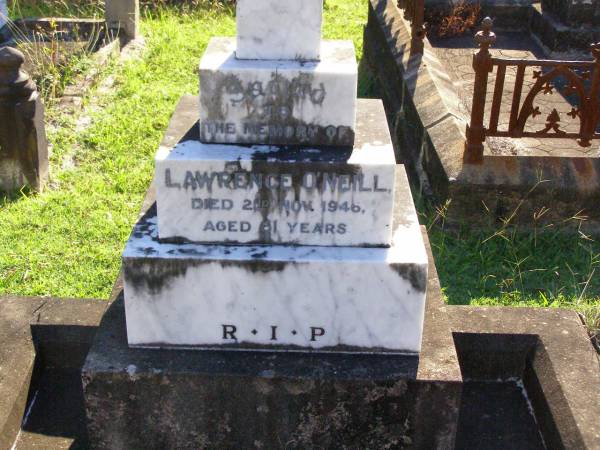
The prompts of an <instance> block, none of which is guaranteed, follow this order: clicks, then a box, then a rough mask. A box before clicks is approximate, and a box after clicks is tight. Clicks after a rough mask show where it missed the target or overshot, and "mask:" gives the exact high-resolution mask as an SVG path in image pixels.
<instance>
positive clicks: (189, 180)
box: [183, 170, 198, 190]
mask: <svg viewBox="0 0 600 450" xmlns="http://www.w3.org/2000/svg"><path fill="white" fill-rule="evenodd" d="M183 187H184V189H189V188H192V189H193V190H196V189H197V188H198V186H197V184H196V178H194V174H193V173H192V172H190V171H189V170H188V171H187V172H186V173H185V180H184V181H183Z"/></svg>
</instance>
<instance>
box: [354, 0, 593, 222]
mask: <svg viewBox="0 0 600 450" xmlns="http://www.w3.org/2000/svg"><path fill="white" fill-rule="evenodd" d="M410 47H411V38H410V25H409V24H408V23H407V22H406V20H405V19H404V17H403V15H402V11H401V10H400V9H398V7H397V6H396V1H395V0H369V22H368V25H367V27H366V29H365V39H364V55H365V59H366V61H367V64H368V66H369V67H370V69H371V71H372V73H373V74H374V76H375V78H376V79H377V81H378V85H379V88H380V90H381V93H382V94H383V99H384V104H385V107H386V111H387V114H388V122H389V123H390V128H391V129H392V130H391V131H392V136H393V138H394V139H395V144H396V145H397V148H398V149H399V153H400V155H399V157H400V159H401V160H402V161H403V162H404V164H405V165H406V166H407V168H408V169H409V171H410V173H411V175H412V179H413V182H414V183H415V184H418V188H419V190H420V191H421V192H422V193H423V194H424V195H426V196H430V197H433V198H434V199H435V200H436V201H437V202H439V203H442V204H443V203H445V202H446V201H447V200H449V199H450V200H451V203H450V204H449V208H448V216H447V221H448V222H450V223H454V224H456V223H468V224H470V225H475V226H478V225H479V226H483V225H492V224H495V223H497V222H498V221H500V219H501V218H505V217H508V216H509V215H510V214H511V213H512V212H513V211H515V210H516V211H517V214H516V215H515V218H514V222H513V223H523V224H530V223H531V222H532V221H533V212H534V211H536V210H537V209H539V208H540V207H542V206H546V207H551V208H552V209H551V211H550V212H549V213H548V214H547V215H546V216H545V220H546V221H548V222H550V223H557V222H561V221H562V220H564V219H566V218H569V217H573V216H575V215H576V214H577V213H579V212H580V211H582V210H585V214H586V215H587V216H588V222H589V223H588V225H587V226H589V227H590V229H594V230H599V229H600V210H599V209H598V208H597V205H598V203H599V202H600V158H557V157H527V156H520V157H512V156H495V155H489V151H486V156H484V163H483V164H482V165H468V164H464V163H463V152H464V142H465V129H466V125H467V121H468V118H469V113H468V110H467V109H466V107H465V106H464V105H462V103H461V102H460V100H459V98H458V94H457V92H456V89H455V88H454V86H453V84H452V81H451V79H450V77H449V76H448V74H447V72H446V70H445V68H444V66H443V64H442V63H441V61H440V60H439V59H438V58H437V56H436V54H435V50H434V49H433V48H432V46H431V44H430V43H429V41H428V40H427V39H425V49H424V52H423V54H415V55H411V48H410ZM540 179H547V180H550V181H549V182H547V183H543V184H541V185H539V183H538V182H539V180H540ZM574 223H575V222H574ZM577 224H578V223H577Z"/></svg>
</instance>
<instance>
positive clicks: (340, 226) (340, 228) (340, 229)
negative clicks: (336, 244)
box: [337, 223, 347, 234]
mask: <svg viewBox="0 0 600 450" xmlns="http://www.w3.org/2000/svg"><path fill="white" fill-rule="evenodd" d="M346 231H347V229H346V224H345V223H338V226H337V232H338V234H346Z"/></svg>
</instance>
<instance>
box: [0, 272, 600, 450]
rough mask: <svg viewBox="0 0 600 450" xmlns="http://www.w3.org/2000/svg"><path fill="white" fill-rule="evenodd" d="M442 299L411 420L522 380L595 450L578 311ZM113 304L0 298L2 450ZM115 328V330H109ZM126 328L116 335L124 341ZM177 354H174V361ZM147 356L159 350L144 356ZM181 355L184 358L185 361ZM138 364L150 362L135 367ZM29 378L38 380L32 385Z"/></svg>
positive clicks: (567, 438) (557, 429) (587, 358)
mask: <svg viewBox="0 0 600 450" xmlns="http://www.w3.org/2000/svg"><path fill="white" fill-rule="evenodd" d="M438 287H439V284H438V281H437V275H436V273H435V270H434V271H433V272H432V273H431V276H430V279H429V288H430V289H431V290H432V291H434V292H439V291H435V289H436V288H438ZM118 293H120V287H119V286H118V285H117V286H115V295H117V294H118ZM441 302H442V299H441V296H437V297H432V298H430V301H429V304H428V308H429V311H428V312H427V314H428V317H431V318H432V319H431V320H430V321H429V322H426V327H429V328H431V327H434V328H436V329H435V330H429V331H427V330H426V332H425V335H426V339H425V340H424V342H423V348H424V351H426V352H428V353H429V354H430V355H433V354H434V352H438V354H437V355H436V356H434V357H433V358H430V360H431V361H434V360H435V361H437V362H436V364H434V365H428V364H427V361H421V363H420V365H419V367H418V373H417V375H416V378H417V380H420V381H419V383H417V384H416V385H415V386H414V387H413V388H412V389H415V390H414V392H420V393H417V394H415V395H417V398H420V399H421V400H420V401H419V402H417V403H416V404H415V405H414V408H416V411H417V413H416V414H421V413H418V411H419V410H420V409H422V410H423V411H422V413H424V412H426V411H427V410H428V409H430V408H431V407H432V406H431V405H432V404H435V405H437V406H436V408H441V409H445V410H447V411H450V410H451V409H453V408H454V407H455V406H457V404H456V405H455V404H454V403H452V405H451V404H446V403H444V406H443V407H440V406H439V405H438V403H440V402H441V401H442V400H443V401H446V400H449V399H452V398H455V396H454V394H453V392H455V391H456V389H459V391H458V392H460V389H461V385H462V380H463V378H464V379H465V380H485V381H499V380H514V379H518V380H521V382H522V383H523V387H524V389H525V391H526V392H527V395H528V398H529V400H530V402H531V404H532V407H533V409H534V412H535V417H536V419H537V421H538V424H539V426H540V429H541V432H542V433H543V436H544V439H545V441H546V443H547V444H548V445H549V446H550V448H582V449H583V448H589V449H592V448H598V447H599V446H600V432H599V428H598V424H597V421H595V418H597V417H598V415H599V414H600V405H599V404H598V402H597V401H596V400H597V399H596V396H595V395H594V393H595V392H596V391H597V386H598V385H600V379H599V378H600V363H599V360H598V355H597V353H596V352H595V350H594V349H593V347H592V346H591V345H590V342H589V338H588V336H587V333H586V331H585V328H584V327H583V325H582V324H581V322H580V320H579V317H578V316H577V314H576V313H575V312H572V311H566V310H560V309H533V308H474V307H468V306H461V307H457V306H443V307H439V306H440V305H441ZM109 305H110V302H107V301H104V300H78V299H75V300H64V299H52V298H47V299H40V298H19V297H2V298H1V299H0V308H1V310H2V315H1V317H2V318H3V319H4V322H2V326H1V327H0V333H3V336H4V334H6V333H7V332H8V333H9V334H10V335H11V336H12V338H11V337H10V336H8V335H7V336H6V337H5V339H3V342H6V343H7V345H5V346H3V349H4V350H5V352H4V353H3V356H2V364H0V366H1V367H2V368H3V369H2V370H4V371H5V374H4V376H3V377H2V383H0V391H2V392H3V395H2V397H1V398H2V399H4V400H5V403H6V402H7V403H6V405H5V407H3V408H2V409H1V410H2V411H3V412H5V414H4V416H2V419H3V421H2V423H1V425H2V426H1V427H0V441H1V442H2V444H3V446H4V447H6V448H9V447H10V445H11V443H12V442H13V440H14V438H15V436H16V434H17V433H18V430H19V425H20V422H21V418H22V417H23V413H24V411H25V410H26V408H27V405H28V402H27V398H28V392H29V393H30V395H31V393H33V392H35V390H36V383H37V378H38V376H39V374H40V373H41V372H43V371H45V370H51V369H55V368H59V369H60V368H68V369H75V370H77V368H78V367H81V364H82V363H83V358H84V357H85V355H86V354H87V352H88V350H89V348H90V346H91V345H92V339H93V337H94V335H95V332H96V329H97V327H98V324H99V323H100V320H101V318H102V316H103V313H104V311H105V310H106V308H107V307H108V306H109ZM444 323H447V325H446V326H447V327H448V329H449V330H451V331H452V334H453V336H454V338H453V342H446V341H447V340H448V339H450V340H452V337H451V336H452V335H451V334H450V333H440V332H439V330H438V329H437V327H438V326H442V328H443V327H444V326H443V324H444ZM123 326H124V324H123ZM115 331H118V330H112V331H111V332H115ZM123 331H124V330H121V331H119V332H118V334H119V335H122V333H123ZM448 344H450V345H448ZM454 348H456V351H457V352H458V359H457V353H456V351H455V350H454ZM448 351H449V352H450V353H448ZM6 352H8V353H6ZM439 352H441V353H439ZM138 353H139V351H138ZM159 353H160V354H162V353H161V352H159ZM179 353H181V352H175V354H173V355H172V356H173V357H175V359H177V358H179V356H178V355H179ZM6 355H8V359H7V356H6ZM10 355H12V356H10ZM151 355H158V353H152V354H149V355H148V356H151ZM121 356H122V355H121ZM121 356H120V357H121ZM140 356H141V355H140ZM182 356H183V357H184V358H186V360H189V357H188V356H186V355H182ZM11 358H12V359H11ZM15 358H16V359H15ZM169 359H171V358H169ZM457 360H458V362H459V363H460V371H461V373H459V371H458V365H457V363H456V362H457ZM11 361H12V362H11ZM141 361H142V360H140V362H141ZM34 362H35V365H36V368H35V370H34ZM108 363H109V362H107V364H108ZM143 364H146V363H145V362H141V364H140V365H139V368H140V369H141V368H142V367H143ZM171 366H172V365H171ZM31 373H33V374H34V375H33V381H32V382H31V385H30V383H29V381H30V376H31ZM452 380H454V381H452ZM15 382H16V383H18V386H17V385H15V384H14V383H15ZM444 399H445V400H444ZM7 414H8V415H7ZM7 418H8V419H9V420H7ZM444 423H451V421H448V420H446V421H445V422H444ZM431 425H432V426H433V425H435V424H431ZM422 426H426V424H422ZM452 433H453V431H452V429H448V430H446V431H445V432H444V433H441V434H443V435H446V436H450V437H451V436H452ZM447 442H448V441H446V443H447ZM5 444H6V445H5ZM444 448H451V447H447V446H446V447H444Z"/></svg>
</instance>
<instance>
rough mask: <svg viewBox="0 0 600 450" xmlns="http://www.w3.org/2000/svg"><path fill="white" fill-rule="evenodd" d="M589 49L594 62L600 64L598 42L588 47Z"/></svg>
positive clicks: (599, 43)
mask: <svg viewBox="0 0 600 450" xmlns="http://www.w3.org/2000/svg"><path fill="white" fill-rule="evenodd" d="M590 49H591V51H592V56H593V57H594V59H595V60H596V62H600V42H596V43H595V44H592V45H590Z"/></svg>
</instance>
